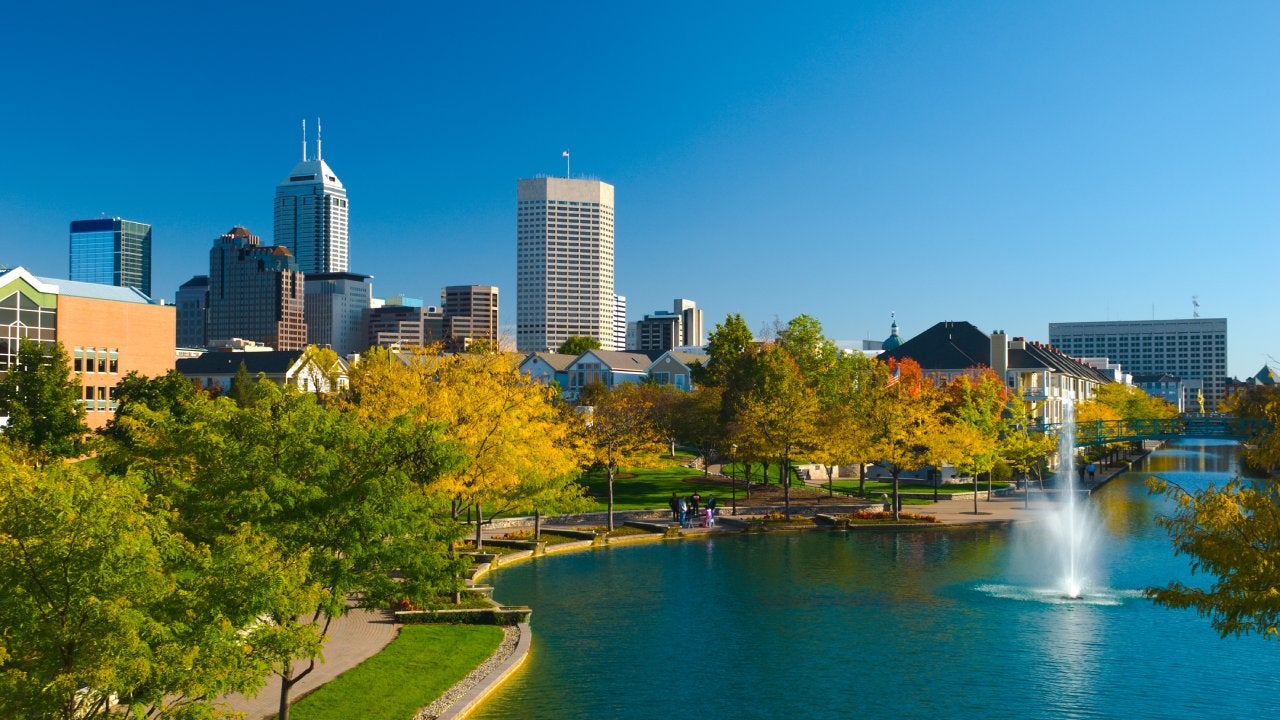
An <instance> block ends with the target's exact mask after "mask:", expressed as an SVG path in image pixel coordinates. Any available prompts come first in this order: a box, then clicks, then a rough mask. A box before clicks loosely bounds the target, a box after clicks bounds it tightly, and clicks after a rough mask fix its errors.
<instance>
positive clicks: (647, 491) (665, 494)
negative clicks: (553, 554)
mask: <svg viewBox="0 0 1280 720" xmlns="http://www.w3.org/2000/svg"><path fill="white" fill-rule="evenodd" d="M656 462H657V463H658V464H657V465H656V466H655V467H646V468H625V469H621V470H619V471H618V475H619V476H620V477H619V478H618V479H617V480H614V481H613V508H614V509H615V510H643V509H646V508H654V509H661V508H666V507H669V505H668V503H669V502H670V500H671V493H673V492H674V493H676V494H677V495H679V496H680V497H687V496H689V495H692V494H693V491H694V490H697V491H698V492H699V493H700V494H701V495H702V497H703V498H704V499H705V498H706V497H707V495H710V494H714V493H715V492H716V488H715V487H714V486H712V485H705V486H702V487H699V486H698V485H697V483H687V482H685V478H693V477H701V476H702V471H701V470H695V469H693V468H687V467H684V466H683V465H681V464H680V460H679V459H678V458H677V459H676V460H671V459H670V458H664V459H662V460H658V461H656ZM582 482H583V484H584V485H586V486H587V494H588V495H590V496H592V497H593V498H594V499H595V500H596V506H595V507H594V508H592V510H596V511H600V510H607V509H608V498H609V479H608V475H606V474H605V472H604V471H603V470H593V471H591V472H589V473H587V474H585V475H583V477H582ZM717 500H719V498H717Z"/></svg>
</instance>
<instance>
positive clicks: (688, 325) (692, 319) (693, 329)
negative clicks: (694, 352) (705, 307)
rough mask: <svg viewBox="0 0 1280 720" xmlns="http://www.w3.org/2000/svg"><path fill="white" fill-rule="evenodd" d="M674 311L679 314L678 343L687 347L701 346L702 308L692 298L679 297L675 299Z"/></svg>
mask: <svg viewBox="0 0 1280 720" xmlns="http://www.w3.org/2000/svg"><path fill="white" fill-rule="evenodd" d="M675 311H676V312H677V313H678V314H679V315H680V321H681V331H680V332H681V337H680V342H679V343H678V344H680V345H685V346H688V347H702V310H701V308H699V307H698V304H697V303H695V302H694V301H692V300H686V299H684V298H679V299H677V300H676V301H675Z"/></svg>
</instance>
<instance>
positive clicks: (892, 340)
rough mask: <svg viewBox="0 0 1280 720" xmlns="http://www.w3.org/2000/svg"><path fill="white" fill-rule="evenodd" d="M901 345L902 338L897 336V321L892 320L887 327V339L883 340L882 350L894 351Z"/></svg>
mask: <svg viewBox="0 0 1280 720" xmlns="http://www.w3.org/2000/svg"><path fill="white" fill-rule="evenodd" d="M901 344H902V336H901V335H899V334H898V321H897V320H894V321H893V324H892V325H890V326H889V337H887V338H885V341H884V349H885V350H896V349H897V348H898V346H899V345H901Z"/></svg>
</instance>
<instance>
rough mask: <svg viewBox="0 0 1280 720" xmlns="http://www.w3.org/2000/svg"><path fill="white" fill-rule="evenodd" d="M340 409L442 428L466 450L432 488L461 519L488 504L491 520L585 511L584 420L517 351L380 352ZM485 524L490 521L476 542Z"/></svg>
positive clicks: (374, 419) (358, 373)
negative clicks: (581, 471) (578, 442)
mask: <svg viewBox="0 0 1280 720" xmlns="http://www.w3.org/2000/svg"><path fill="white" fill-rule="evenodd" d="M339 406H340V407H342V408H345V409H347V410H349V411H351V412H353V413H355V414H356V415H357V416H358V417H360V418H362V419H363V421H365V422H367V423H379V422H384V421H385V420H386V419H387V418H394V417H399V416H405V417H407V418H409V419H410V420H411V421H412V422H414V423H419V424H434V425H436V426H438V427H439V428H440V429H441V431H442V432H443V434H444V437H445V438H446V439H447V440H448V441H449V442H450V443H452V445H453V446H454V447H455V448H456V449H457V451H458V452H459V453H460V454H461V462H459V463H458V465H457V466H456V467H454V468H452V469H449V470H447V471H446V472H445V473H443V474H442V475H440V476H439V477H436V478H435V480H434V486H433V491H435V492H440V493H444V494H446V495H447V496H448V497H449V499H450V516H451V517H452V518H454V519H457V518H459V517H460V516H462V515H463V514H465V513H467V512H469V511H470V510H475V511H476V512H477V514H478V515H481V514H482V513H483V512H484V507H485V506H486V505H489V506H490V507H491V516H492V515H496V514H501V513H505V512H510V511H512V510H514V509H530V508H534V509H541V510H544V511H546V510H554V511H570V510H575V509H579V508H582V507H585V502H586V501H585V498H583V497H582V493H581V486H580V485H578V484H577V482H576V470H577V468H579V467H580V466H581V463H582V456H581V454H580V453H579V451H578V448H577V447H576V446H575V445H574V442H573V437H572V435H573V431H574V426H575V424H576V419H570V418H567V417H566V416H565V414H564V413H563V412H562V411H561V409H560V408H559V406H558V404H557V402H556V395H555V391H554V390H553V389H551V388H548V387H547V386H544V385H541V384H539V383H536V382H534V381H533V380H532V379H530V378H529V377H528V376H526V375H523V374H521V373H520V371H519V366H518V362H517V358H516V356H514V355H512V354H509V353H493V354H485V355H471V354H467V355H454V356H444V355H440V354H438V353H436V352H433V351H429V350H423V351H415V352H413V353H410V354H408V355H407V356H405V357H404V358H400V357H397V356H395V355H393V354H390V353H385V352H379V353H374V352H371V353H370V354H369V355H368V356H367V357H366V358H365V360H364V361H363V362H361V363H360V364H359V365H357V366H356V368H355V369H354V370H353V372H352V376H351V388H350V392H349V397H348V398H347V399H346V400H344V401H343V402H341V403H339ZM481 522H483V516H482V515H481V517H480V518H479V519H478V520H477V523H476V531H477V535H476V542H477V545H479V544H480V535H479V529H480V524H481Z"/></svg>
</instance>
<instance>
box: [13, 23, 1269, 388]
mask: <svg viewBox="0 0 1280 720" xmlns="http://www.w3.org/2000/svg"><path fill="white" fill-rule="evenodd" d="M35 5H37V4H36V3H23V4H20V5H18V6H16V7H13V8H9V9H8V10H7V11H6V20H5V23H4V26H3V27H2V28H0V67H3V68H5V70H4V72H3V73H0V92H2V93H3V97H4V99H5V103H4V105H5V107H4V112H0V143H2V145H0V148H2V149H0V263H2V264H9V265H24V266H27V267H29V268H30V269H32V270H33V271H34V272H36V273H38V274H43V275H53V276H65V275H66V272H67V227H68V223H69V222H70V221H71V220H72V219H77V218H87V217H98V216H99V215H100V214H102V213H105V214H107V215H114V216H121V217H126V218H130V219H135V220H140V221H143V222H150V223H152V225H153V226H154V237H155V250H154V276H155V277H154V287H155V290H156V295H158V296H161V297H168V298H172V296H173V292H174V290H176V288H177V286H178V285H179V284H180V283H182V282H183V281H184V280H186V279H187V278H189V277H190V276H191V275H195V274H201V273H204V272H207V267H208V250H209V247H210V246H211V244H212V242H213V239H214V238H215V237H217V236H218V235H219V234H221V233H223V232H225V231H226V230H227V229H229V228H230V227H231V226H233V225H237V224H242V225H245V226H247V227H248V228H249V229H250V230H251V231H253V232H255V233H257V234H259V235H261V236H262V237H263V238H264V240H267V241H270V237H271V202H272V197H273V193H274V189H275V185H276V184H277V183H278V182H280V180H281V179H283V177H284V176H285V174H286V173H288V171H289V169H290V168H291V167H292V166H293V164H294V163H295V162H296V161H297V159H298V157H299V153H300V149H299V140H300V137H299V127H298V126H299V121H300V120H301V119H302V118H303V117H306V118H308V119H309V122H308V124H309V126H312V120H310V119H313V118H316V117H320V118H322V120H323V123H324V130H325V133H324V139H325V145H324V147H325V159H326V160H327V161H328V162H329V163H330V165H331V166H332V167H333V169H334V170H335V171H336V172H337V174H338V176H339V177H340V178H341V179H342V181H343V183H344V184H345V185H346V187H347V190H348V193H349V195H350V198H351V257H352V271H354V272H363V273H367V274H371V275H374V276H375V280H374V292H375V294H376V295H379V296H385V295H391V294H400V293H404V294H408V295H411V296H419V297H424V298H427V299H431V298H433V297H438V292H439V288H440V287H441V286H443V285H448V284H462V283H481V284H494V285H498V286H499V287H500V288H501V292H502V293H503V295H502V299H503V304H504V309H503V313H502V320H503V322H504V323H514V300H515V247H514V246H515V238H514V236H515V212H514V204H515V183H516V180H517V179H518V178H521V177H531V176H534V175H536V174H539V173H549V174H560V173H563V172H564V164H563V158H562V157H561V152H562V151H563V150H565V149H569V150H570V151H571V152H572V156H573V172H574V174H575V176H577V175H586V176H591V177H597V178H600V179H603V180H606V181H608V182H611V183H613V184H614V185H615V187H616V189H617V208H616V216H617V248H616V257H617V268H616V275H617V290H618V292H620V293H621V294H623V295H626V296H627V297H628V299H629V305H630V315H631V317H632V319H636V318H638V317H639V316H640V315H642V314H643V313H645V312H651V311H653V310H656V309H669V308H670V303H671V300H672V299H673V298H676V297H688V298H692V299H694V300H696V301H697V302H698V303H699V305H700V306H701V307H703V308H704V309H705V310H706V313H707V321H708V329H709V328H710V326H711V325H712V324H713V323H714V322H718V321H720V320H722V319H723V318H724V316H725V314H726V313H728V312H741V313H742V314H743V315H744V317H746V319H747V321H748V323H750V324H751V326H752V327H760V326H762V325H764V324H765V323H766V322H770V321H772V320H773V318H774V317H775V316H776V317H780V318H782V319H784V320H785V319H787V318H790V317H792V316H794V315H797V314H799V313H802V312H803V313H809V314H810V315H813V316H815V317H817V318H819V319H820V320H821V321H822V323H823V325H824V327H825V328H826V331H827V334H828V336H830V337H833V338H837V339H859V338H866V337H870V338H875V339H882V338H883V337H884V336H885V335H887V333H888V325H889V314H890V312H896V313H897V319H898V322H899V324H900V325H901V326H902V330H903V334H904V335H905V336H908V337H909V336H911V335H914V334H915V333H917V332H919V331H921V330H924V329H925V328H927V327H928V326H930V325H932V324H933V323H935V322H938V321H941V320H968V321H970V322H973V323H974V324H976V325H978V326H979V327H980V328H982V329H983V330H986V331H988V332H990V331H991V330H993V329H1004V330H1007V331H1008V332H1010V333H1011V334H1014V335H1025V336H1027V337H1029V338H1039V339H1047V335H1048V328H1047V324H1048V323H1049V322H1053V321H1076V320H1108V319H1109V320H1137V319H1149V318H1152V317H1156V318H1174V317H1189V316H1190V315H1191V312H1192V303H1191V298H1192V296H1193V295H1196V296H1198V297H1199V303H1200V314H1201V316H1202V317H1226V318H1228V320H1229V322H1230V326H1229V333H1230V334H1229V352H1230V357H1229V372H1230V373H1231V374H1236V375H1250V374H1252V373H1254V372H1255V371H1257V370H1258V368H1259V367H1261V365H1262V364H1263V363H1264V362H1266V361H1267V358H1268V355H1274V356H1277V357H1280V335H1278V333H1277V330H1278V329H1280V322H1277V320H1276V309H1277V308H1278V307H1280V303H1278V302H1277V299H1278V297H1277V296H1278V295H1280V290H1277V285H1278V283H1277V282H1276V267H1277V260H1278V259H1280V253H1278V252H1277V246H1276V240H1277V234H1278V232H1280V100H1278V97H1280V96H1278V93H1277V90H1278V89H1280V42H1277V41H1276V38H1277V37H1280V5H1278V4H1275V3H1257V4H1252V3H1211V2H1204V3H1180V2H1143V3H1137V2H1134V3H1114V2H1100V3H1088V2H1070V3H1038V2H1037V3H1008V2H991V3H983V2H962V3H954V2H938V3H928V2H925V3H918V2H885V3H879V2H851V1H846V2H832V3H819V2H811V3H751V2H735V3H718V2H717V3H713V2H705V3H703V2H695V3H690V2H674V3H666V2H649V3H644V4H634V3H525V2H506V3H496V2H471V3H434V2H430V3H429V2H414V3H403V4H390V3H387V4H383V3H378V4H370V5H371V6H372V9H367V8H365V7H362V6H360V5H358V4H353V3H326V2H312V3H305V4H295V3H283V2H282V3H275V2H270V3H267V2H253V3H235V2H224V3H200V4H195V3H166V4H158V3H157V4H152V3H146V4H142V3H138V4H134V5H133V6H132V7H124V8H118V7H113V6H112V5H114V4H104V3H85V4H77V3H48V4H41V5H42V6H41V7H34V6H35ZM46 5H47V6H46Z"/></svg>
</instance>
